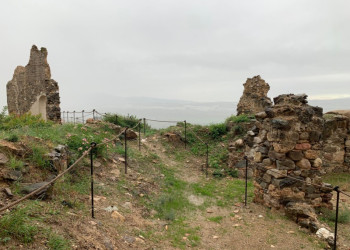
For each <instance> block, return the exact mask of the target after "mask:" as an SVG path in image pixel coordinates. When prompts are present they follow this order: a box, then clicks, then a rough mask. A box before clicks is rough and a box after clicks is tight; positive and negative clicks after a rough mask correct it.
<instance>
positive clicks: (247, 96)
mask: <svg viewBox="0 0 350 250" xmlns="http://www.w3.org/2000/svg"><path fill="white" fill-rule="evenodd" d="M243 86H244V91H243V95H242V96H241V98H240V100H239V103H238V105H237V115H241V114H255V113H258V112H261V111H264V110H265V108H268V107H270V106H271V105H272V103H271V100H270V98H268V97H267V92H269V90H270V86H269V84H268V83H266V82H265V81H264V80H263V79H261V77H260V76H254V77H253V78H248V79H247V81H246V82H245V83H244V84H243Z"/></svg>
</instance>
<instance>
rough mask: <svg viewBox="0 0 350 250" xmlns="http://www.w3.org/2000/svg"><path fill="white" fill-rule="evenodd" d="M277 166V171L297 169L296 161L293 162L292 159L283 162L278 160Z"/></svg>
mask: <svg viewBox="0 0 350 250" xmlns="http://www.w3.org/2000/svg"><path fill="white" fill-rule="evenodd" d="M276 166H277V169H280V170H293V169H295V163H294V161H292V160H290V159H285V160H283V161H280V160H277V161H276Z"/></svg>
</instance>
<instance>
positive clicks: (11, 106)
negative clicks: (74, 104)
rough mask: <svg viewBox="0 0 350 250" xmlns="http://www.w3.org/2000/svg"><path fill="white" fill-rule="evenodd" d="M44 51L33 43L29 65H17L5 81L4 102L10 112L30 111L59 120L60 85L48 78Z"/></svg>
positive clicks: (45, 52) (49, 118)
mask: <svg viewBox="0 0 350 250" xmlns="http://www.w3.org/2000/svg"><path fill="white" fill-rule="evenodd" d="M47 54H48V53H47V50H46V49H45V48H41V49H40V50H38V48H37V47H36V46H35V45H33V46H32V49H31V51H30V59H29V62H28V64H27V65H26V66H25V67H23V66H18V67H17V68H16V69H15V72H14V74H13V78H12V80H11V81H9V82H8V83H7V86H6V87H7V104H8V110H9V113H10V114H18V115H22V114H24V113H27V112H31V113H32V114H34V115H37V114H42V116H43V119H45V120H46V119H48V120H52V121H56V122H60V121H61V113H60V107H59V104H60V97H59V88H58V84H57V82H56V81H54V80H53V79H51V71H50V66H49V64H48V63H47Z"/></svg>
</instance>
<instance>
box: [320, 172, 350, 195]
mask: <svg viewBox="0 0 350 250" xmlns="http://www.w3.org/2000/svg"><path fill="white" fill-rule="evenodd" d="M322 180H323V182H326V183H330V184H332V185H333V186H339V187H340V188H341V189H342V190H345V191H350V173H332V174H327V175H325V176H323V177H322Z"/></svg>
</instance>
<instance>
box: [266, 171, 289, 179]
mask: <svg viewBox="0 0 350 250" xmlns="http://www.w3.org/2000/svg"><path fill="white" fill-rule="evenodd" d="M266 173H267V174H269V175H272V176H273V177H274V178H276V179H279V178H285V177H286V176H287V170H278V169H269V170H267V172H266Z"/></svg>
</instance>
